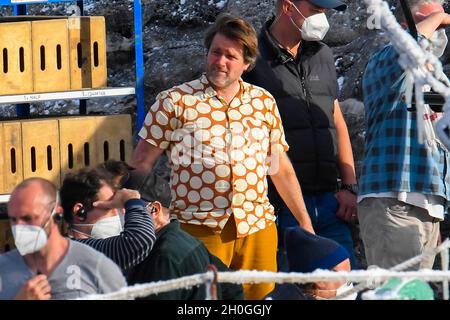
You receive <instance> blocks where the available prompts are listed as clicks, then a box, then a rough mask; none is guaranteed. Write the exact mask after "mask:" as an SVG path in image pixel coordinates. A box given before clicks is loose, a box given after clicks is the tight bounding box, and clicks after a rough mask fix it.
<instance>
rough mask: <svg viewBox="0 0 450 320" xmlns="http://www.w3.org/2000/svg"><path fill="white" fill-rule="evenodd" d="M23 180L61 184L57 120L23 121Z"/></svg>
mask: <svg viewBox="0 0 450 320" xmlns="http://www.w3.org/2000/svg"><path fill="white" fill-rule="evenodd" d="M22 148H23V151H22V154H23V178H24V179H27V178H31V177H41V178H45V179H47V180H49V181H51V182H53V183H54V184H55V185H56V186H59V183H60V157H59V126H58V120H57V119H45V120H25V121H22Z"/></svg>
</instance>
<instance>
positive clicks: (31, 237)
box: [11, 193, 59, 256]
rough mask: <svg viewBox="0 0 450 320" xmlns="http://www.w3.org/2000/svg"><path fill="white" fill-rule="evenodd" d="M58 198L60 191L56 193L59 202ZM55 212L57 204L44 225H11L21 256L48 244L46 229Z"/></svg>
mask: <svg viewBox="0 0 450 320" xmlns="http://www.w3.org/2000/svg"><path fill="white" fill-rule="evenodd" d="M58 199H59V197H58V193H56V203H58ZM55 214H56V205H55V207H53V210H52V212H51V213H50V217H49V218H48V219H47V221H46V222H45V223H44V225H43V226H42V227H41V226H34V225H31V224H25V225H23V224H16V225H13V226H12V227H11V231H12V233H13V236H14V243H15V245H16V248H17V251H19V253H20V255H21V256H24V255H27V254H30V253H34V252H38V251H40V250H41V249H42V248H44V247H45V246H46V245H47V241H48V236H47V233H46V232H45V230H44V229H45V228H46V227H47V225H48V224H49V222H50V219H52V217H53V216H54V215H55Z"/></svg>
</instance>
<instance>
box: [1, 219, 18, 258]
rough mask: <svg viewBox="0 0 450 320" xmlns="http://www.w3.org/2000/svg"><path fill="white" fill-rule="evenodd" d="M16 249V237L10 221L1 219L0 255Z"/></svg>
mask: <svg viewBox="0 0 450 320" xmlns="http://www.w3.org/2000/svg"><path fill="white" fill-rule="evenodd" d="M14 248H15V246H14V237H13V234H12V232H11V227H10V224H9V220H7V219H0V254H1V253H3V252H6V251H9V250H11V249H14Z"/></svg>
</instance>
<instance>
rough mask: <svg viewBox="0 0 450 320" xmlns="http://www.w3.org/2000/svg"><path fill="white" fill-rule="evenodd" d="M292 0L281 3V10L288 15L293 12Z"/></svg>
mask: <svg viewBox="0 0 450 320" xmlns="http://www.w3.org/2000/svg"><path fill="white" fill-rule="evenodd" d="M292 5H293V3H292V1H290V0H284V1H283V3H282V4H281V11H282V12H284V13H285V14H287V15H290V14H291V8H292Z"/></svg>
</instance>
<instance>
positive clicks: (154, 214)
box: [151, 201, 162, 218]
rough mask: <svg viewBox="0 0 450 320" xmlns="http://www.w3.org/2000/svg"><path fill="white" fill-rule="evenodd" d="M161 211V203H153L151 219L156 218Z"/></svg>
mask: <svg viewBox="0 0 450 320" xmlns="http://www.w3.org/2000/svg"><path fill="white" fill-rule="evenodd" d="M161 211H162V205H161V203H160V202H158V201H154V202H153V203H152V210H151V213H152V218H156V217H157V216H158V215H159V214H160V213H161Z"/></svg>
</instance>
